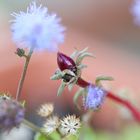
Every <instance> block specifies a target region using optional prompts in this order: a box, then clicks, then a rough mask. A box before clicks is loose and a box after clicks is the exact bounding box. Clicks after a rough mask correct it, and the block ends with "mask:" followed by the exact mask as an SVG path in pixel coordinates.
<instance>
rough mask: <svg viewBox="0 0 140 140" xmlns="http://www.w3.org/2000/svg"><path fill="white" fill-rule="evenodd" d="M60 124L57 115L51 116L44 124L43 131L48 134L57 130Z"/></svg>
mask: <svg viewBox="0 0 140 140" xmlns="http://www.w3.org/2000/svg"><path fill="white" fill-rule="evenodd" d="M59 125H60V121H59V118H58V117H57V116H52V117H49V118H48V119H47V120H46V122H45V124H44V125H43V131H44V132H45V133H47V134H50V133H52V132H53V131H55V130H56V129H57V128H58V127H59Z"/></svg>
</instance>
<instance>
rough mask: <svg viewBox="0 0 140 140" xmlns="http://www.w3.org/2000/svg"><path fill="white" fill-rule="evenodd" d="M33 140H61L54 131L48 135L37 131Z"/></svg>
mask: <svg viewBox="0 0 140 140" xmlns="http://www.w3.org/2000/svg"><path fill="white" fill-rule="evenodd" d="M34 140H61V137H60V135H59V134H58V133H57V132H56V131H55V132H53V133H51V134H49V135H48V136H45V135H42V134H40V133H37V134H36V136H35V138H34Z"/></svg>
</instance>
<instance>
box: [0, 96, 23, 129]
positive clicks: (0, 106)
mask: <svg viewBox="0 0 140 140" xmlns="http://www.w3.org/2000/svg"><path fill="white" fill-rule="evenodd" d="M24 114H25V109H24V108H23V106H22V105H21V104H20V103H18V102H17V101H15V100H13V99H9V98H8V99H6V98H1V100H0V129H2V130H4V131H5V130H7V131H10V130H11V129H12V128H13V127H18V126H19V125H20V123H21V122H22V120H23V119H24Z"/></svg>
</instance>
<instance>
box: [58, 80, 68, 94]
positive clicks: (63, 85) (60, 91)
mask: <svg viewBox="0 0 140 140" xmlns="http://www.w3.org/2000/svg"><path fill="white" fill-rule="evenodd" d="M65 87H66V83H64V82H63V81H62V82H61V84H60V86H59V88H58V92H57V96H60V95H62V93H63V91H64V88H65Z"/></svg>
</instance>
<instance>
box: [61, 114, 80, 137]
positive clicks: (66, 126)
mask: <svg viewBox="0 0 140 140" xmlns="http://www.w3.org/2000/svg"><path fill="white" fill-rule="evenodd" d="M80 126H81V123H80V119H79V118H76V116H75V115H68V116H66V117H64V119H63V120H61V124H60V127H59V131H60V132H61V134H62V135H68V134H73V135H74V134H76V132H77V130H78V129H79V128H80Z"/></svg>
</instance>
